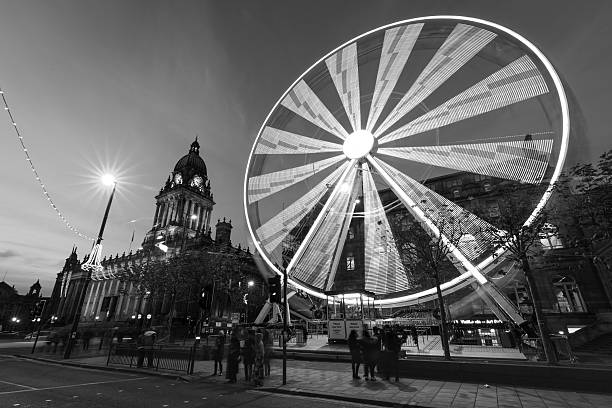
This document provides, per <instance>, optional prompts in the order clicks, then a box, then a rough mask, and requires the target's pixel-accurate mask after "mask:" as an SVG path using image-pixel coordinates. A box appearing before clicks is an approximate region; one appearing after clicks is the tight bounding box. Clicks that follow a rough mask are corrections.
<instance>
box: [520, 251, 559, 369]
mask: <svg viewBox="0 0 612 408" xmlns="http://www.w3.org/2000/svg"><path fill="white" fill-rule="evenodd" d="M521 264H522V267H523V272H524V273H525V279H526V280H527V287H528V288H529V296H530V297H531V302H532V303H533V312H534V314H535V317H536V320H537V323H538V332H539V333H540V340H541V341H542V347H543V348H544V354H545V355H546V360H547V361H548V363H549V364H556V363H557V355H556V354H555V350H554V348H553V345H552V342H551V341H550V336H549V335H548V327H547V325H546V321H545V320H544V314H543V313H542V305H541V302H540V297H539V294H538V288H537V287H536V283H535V280H534V278H533V274H532V271H531V266H530V265H529V260H528V259H527V258H526V257H523V258H522V260H521Z"/></svg>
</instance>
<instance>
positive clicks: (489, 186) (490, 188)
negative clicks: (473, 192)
mask: <svg viewBox="0 0 612 408" xmlns="http://www.w3.org/2000/svg"><path fill="white" fill-rule="evenodd" d="M482 188H484V191H486V192H487V193H488V192H489V191H491V190H492V186H491V183H489V182H488V181H487V182H485V183H484V184H483V185H482Z"/></svg>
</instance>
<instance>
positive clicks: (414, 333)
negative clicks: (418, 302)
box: [410, 326, 419, 351]
mask: <svg viewBox="0 0 612 408" xmlns="http://www.w3.org/2000/svg"><path fill="white" fill-rule="evenodd" d="M410 337H412V342H413V343H414V345H415V346H416V348H417V351H419V332H418V331H417V329H416V327H414V326H410Z"/></svg>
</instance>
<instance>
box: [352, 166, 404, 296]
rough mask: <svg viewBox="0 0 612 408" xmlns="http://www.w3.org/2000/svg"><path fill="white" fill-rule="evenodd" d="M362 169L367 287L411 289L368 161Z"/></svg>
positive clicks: (385, 290)
mask: <svg viewBox="0 0 612 408" xmlns="http://www.w3.org/2000/svg"><path fill="white" fill-rule="evenodd" d="M361 173H362V175H363V198H364V229H365V231H364V232H365V244H364V246H365V289H366V290H368V291H371V292H374V293H393V292H399V291H402V290H406V289H409V288H410V285H409V283H408V278H407V276H406V270H405V269H404V265H403V264H402V261H401V258H400V255H399V253H398V251H397V246H396V244H395V240H394V239H393V232H392V231H391V225H390V224H389V220H388V219H387V216H386V213H385V210H384V208H383V205H382V202H381V200H380V196H379V195H378V191H377V189H376V185H375V184H374V179H373V178H372V174H371V171H370V167H369V166H368V165H367V163H363V164H362V172H361Z"/></svg>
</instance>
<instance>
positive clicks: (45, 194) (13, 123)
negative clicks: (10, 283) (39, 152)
mask: <svg viewBox="0 0 612 408" xmlns="http://www.w3.org/2000/svg"><path fill="white" fill-rule="evenodd" d="M0 96H2V102H4V110H5V111H6V113H8V116H9V118H10V119H11V124H12V125H13V129H15V133H16V134H17V138H18V139H19V143H20V144H21V148H22V149H23V153H24V154H25V157H26V160H27V161H28V164H29V165H30V168H31V169H32V174H33V175H34V178H35V179H36V181H37V182H38V184H39V185H40V188H41V189H42V192H43V195H44V197H45V199H46V200H47V201H48V202H49V206H50V207H51V208H52V209H53V210H54V211H55V213H56V214H57V216H58V217H59V219H60V220H61V221H62V222H63V223H64V225H65V226H66V228H68V229H69V230H70V231H72V232H74V233H75V234H76V235H78V236H79V237H81V238H83V239H87V240H89V241H94V238H91V237H89V236H87V235H85V234H83V233H81V232H80V231H79V230H78V229H77V228H76V227H75V226H74V225H72V224H70V222H68V220H67V219H66V217H65V216H64V214H62V212H61V211H60V210H59V208H58V207H57V205H55V202H53V199H52V198H51V195H50V194H49V191H48V190H47V187H46V186H45V184H44V183H43V182H42V179H41V178H40V175H39V174H38V171H37V170H36V167H34V163H33V162H32V158H31V157H30V153H29V152H28V149H27V147H26V145H25V142H24V141H23V136H22V135H21V132H20V131H19V128H18V127H17V123H15V119H14V118H13V113H12V112H11V109H10V107H9V105H8V102H7V100H6V96H5V95H4V91H3V90H2V89H1V88H0Z"/></svg>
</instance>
